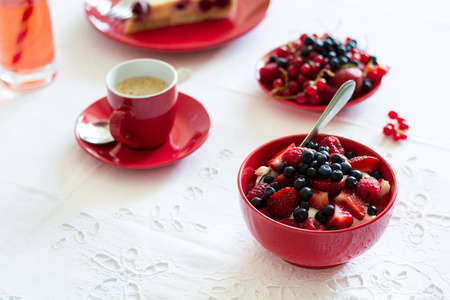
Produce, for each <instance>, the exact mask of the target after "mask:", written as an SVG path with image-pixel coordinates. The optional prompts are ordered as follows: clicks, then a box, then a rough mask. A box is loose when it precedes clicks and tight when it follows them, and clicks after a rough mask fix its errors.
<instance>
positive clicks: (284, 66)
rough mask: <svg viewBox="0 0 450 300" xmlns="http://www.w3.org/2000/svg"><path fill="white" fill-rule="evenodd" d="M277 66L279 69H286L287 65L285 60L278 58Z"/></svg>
mask: <svg viewBox="0 0 450 300" xmlns="http://www.w3.org/2000/svg"><path fill="white" fill-rule="evenodd" d="M277 65H278V67H279V68H283V69H286V68H287V65H288V63H287V60H286V58H279V59H278V62H277Z"/></svg>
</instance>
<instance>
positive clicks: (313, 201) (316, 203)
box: [308, 188, 330, 210]
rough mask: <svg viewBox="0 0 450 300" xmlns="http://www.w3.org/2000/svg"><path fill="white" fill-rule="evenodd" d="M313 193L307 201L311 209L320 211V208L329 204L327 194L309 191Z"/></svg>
mask: <svg viewBox="0 0 450 300" xmlns="http://www.w3.org/2000/svg"><path fill="white" fill-rule="evenodd" d="M311 190H312V191H313V195H312V197H311V198H310V199H309V200H308V202H309V205H310V206H311V207H314V208H315V209H318V210H322V208H323V207H324V206H325V205H327V204H330V202H329V200H328V193H327V192H322V191H319V190H316V189H313V188H312V189H311Z"/></svg>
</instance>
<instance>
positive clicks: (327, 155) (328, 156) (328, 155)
mask: <svg viewBox="0 0 450 300" xmlns="http://www.w3.org/2000/svg"><path fill="white" fill-rule="evenodd" d="M320 153H322V154H323V155H325V156H326V157H327V160H329V159H330V153H329V151H325V150H322V151H320Z"/></svg>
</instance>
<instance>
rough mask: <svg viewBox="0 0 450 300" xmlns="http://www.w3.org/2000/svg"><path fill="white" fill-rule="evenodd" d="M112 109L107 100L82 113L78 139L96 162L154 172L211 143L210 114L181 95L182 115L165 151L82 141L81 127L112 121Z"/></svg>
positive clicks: (99, 101)
mask: <svg viewBox="0 0 450 300" xmlns="http://www.w3.org/2000/svg"><path fill="white" fill-rule="evenodd" d="M111 113H112V108H111V107H110V106H109V104H108V100H107V99H106V97H104V98H102V99H100V100H98V101H96V102H94V103H93V104H92V105H90V106H89V107H88V108H87V109H86V110H85V111H83V112H82V113H81V115H80V116H79V117H78V119H77V122H76V124H75V137H76V139H77V142H78V144H80V146H81V148H83V150H84V151H86V152H87V153H88V154H89V155H91V156H92V157H94V158H95V159H97V160H99V161H101V162H103V163H105V164H108V165H112V166H115V167H119V168H128V169H151V168H157V167H162V166H165V165H169V164H172V163H174V162H176V161H178V160H180V159H182V158H184V157H186V156H187V155H189V154H191V153H192V152H194V151H195V150H197V149H198V148H199V147H200V146H201V145H202V144H203V143H204V142H205V141H206V139H207V137H208V134H209V129H210V127H211V121H210V119H209V115H208V112H207V111H206V110H205V108H204V107H203V106H202V105H201V104H200V102H198V101H197V100H195V99H194V98H192V97H190V96H188V95H186V94H183V93H179V96H178V112H177V116H176V119H175V125H174V127H173V129H172V131H171V132H170V135H169V138H168V140H167V142H166V143H165V144H163V145H162V146H161V147H158V148H156V149H152V150H134V149H132V148H129V147H127V146H124V145H121V144H119V143H117V142H112V143H109V144H105V145H92V144H89V143H86V142H85V141H83V140H82V139H81V138H80V135H79V126H80V125H81V124H86V123H90V122H95V121H100V120H109V116H110V114H111Z"/></svg>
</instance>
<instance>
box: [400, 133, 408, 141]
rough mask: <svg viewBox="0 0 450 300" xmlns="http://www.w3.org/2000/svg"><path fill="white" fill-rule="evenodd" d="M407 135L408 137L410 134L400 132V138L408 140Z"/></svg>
mask: <svg viewBox="0 0 450 300" xmlns="http://www.w3.org/2000/svg"><path fill="white" fill-rule="evenodd" d="M407 137H408V136H407V135H406V134H404V133H400V135H399V138H400V139H401V140H406V138H407Z"/></svg>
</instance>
